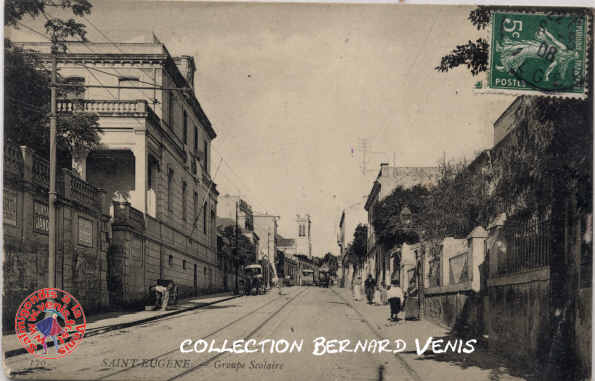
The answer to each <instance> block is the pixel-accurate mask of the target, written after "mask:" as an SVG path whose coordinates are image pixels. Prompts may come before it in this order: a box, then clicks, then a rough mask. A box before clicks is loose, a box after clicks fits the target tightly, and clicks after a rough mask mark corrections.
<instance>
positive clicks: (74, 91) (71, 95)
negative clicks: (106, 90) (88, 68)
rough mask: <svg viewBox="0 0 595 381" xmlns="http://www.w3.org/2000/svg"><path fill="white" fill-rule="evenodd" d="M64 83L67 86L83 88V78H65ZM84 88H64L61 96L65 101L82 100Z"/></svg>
mask: <svg viewBox="0 0 595 381" xmlns="http://www.w3.org/2000/svg"><path fill="white" fill-rule="evenodd" d="M64 83H65V84H68V85H77V86H84V85H85V78H83V77H67V78H65V79H64ZM85 93H86V88H85V87H66V88H65V89H64V94H62V96H63V97H64V98H67V99H82V98H85Z"/></svg>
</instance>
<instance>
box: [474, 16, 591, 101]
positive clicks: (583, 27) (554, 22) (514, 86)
mask: <svg viewBox="0 0 595 381" xmlns="http://www.w3.org/2000/svg"><path fill="white" fill-rule="evenodd" d="M588 21H589V20H588V19H587V15H586V14H584V13H583V14H578V13H577V14H555V13H515V12H504V11H494V12H493V13H492V19H491V34H492V35H491V43H490V52H489V53H490V56H489V70H488V78H487V86H486V88H485V89H482V90H484V91H487V92H496V93H511V94H517V95H518V94H534V95H550V96H567V97H581V98H582V97H585V96H586V92H587V86H588V85H587V82H586V70H587V65H588V59H587V43H588V41H587V38H588V34H587V33H588V32H587V29H588ZM478 87H481V86H478Z"/></svg>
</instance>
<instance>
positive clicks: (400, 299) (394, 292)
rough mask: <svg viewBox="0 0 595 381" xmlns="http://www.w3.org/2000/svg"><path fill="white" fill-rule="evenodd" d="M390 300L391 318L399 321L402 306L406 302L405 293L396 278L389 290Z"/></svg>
mask: <svg viewBox="0 0 595 381" xmlns="http://www.w3.org/2000/svg"><path fill="white" fill-rule="evenodd" d="M387 296H388V302H389V304H390V320H393V321H395V320H396V321H398V320H399V316H398V315H399V312H401V306H402V305H403V304H404V303H405V295H404V294H403V290H402V289H401V287H400V286H399V282H398V281H396V280H394V281H393V284H392V286H391V287H390V289H389V290H388V292H387Z"/></svg>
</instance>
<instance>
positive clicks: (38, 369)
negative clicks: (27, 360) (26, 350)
mask: <svg viewBox="0 0 595 381" xmlns="http://www.w3.org/2000/svg"><path fill="white" fill-rule="evenodd" d="M50 370H51V369H50V368H46V367H45V366H38V367H34V368H27V369H23V370H18V371H11V372H10V377H15V376H26V375H29V374H33V373H39V372H48V371H50Z"/></svg>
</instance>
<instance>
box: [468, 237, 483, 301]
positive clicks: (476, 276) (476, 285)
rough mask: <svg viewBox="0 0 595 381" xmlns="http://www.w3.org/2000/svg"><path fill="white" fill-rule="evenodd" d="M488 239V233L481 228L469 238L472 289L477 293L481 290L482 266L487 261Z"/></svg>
mask: <svg viewBox="0 0 595 381" xmlns="http://www.w3.org/2000/svg"><path fill="white" fill-rule="evenodd" d="M487 238H488V232H487V231H486V230H485V229H484V228H483V227H481V226H477V227H476V228H475V229H473V231H472V232H471V233H470V234H469V235H468V236H467V239H468V240H469V269H470V272H471V276H472V281H471V288H472V289H473V291H475V292H479V290H480V289H481V272H480V266H481V265H482V264H483V263H484V260H485V255H486V253H485V241H486V239H487Z"/></svg>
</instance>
